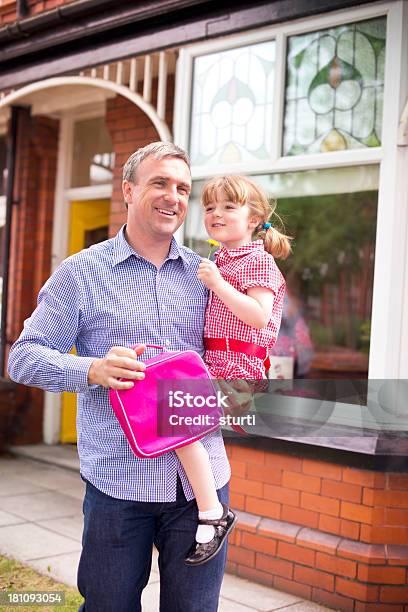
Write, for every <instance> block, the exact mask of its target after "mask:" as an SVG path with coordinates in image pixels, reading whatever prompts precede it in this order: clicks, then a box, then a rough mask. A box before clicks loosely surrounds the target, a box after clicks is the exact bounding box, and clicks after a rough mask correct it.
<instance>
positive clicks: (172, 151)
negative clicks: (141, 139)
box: [123, 141, 190, 183]
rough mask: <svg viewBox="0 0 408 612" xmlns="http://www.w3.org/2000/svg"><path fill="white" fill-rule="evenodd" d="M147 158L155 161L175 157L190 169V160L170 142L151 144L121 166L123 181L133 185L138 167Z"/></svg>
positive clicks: (133, 154)
mask: <svg viewBox="0 0 408 612" xmlns="http://www.w3.org/2000/svg"><path fill="white" fill-rule="evenodd" d="M147 157H154V158H155V159H157V160H160V159H163V158H164V157H177V158H179V159H182V160H183V161H184V162H185V163H186V164H187V166H188V167H189V168H190V160H189V158H188V155H187V153H186V152H185V151H184V149H182V148H181V147H178V146H177V145H175V144H173V143H172V142H161V141H158V142H151V143H150V144H148V145H146V146H145V147H142V148H141V149H138V150H137V151H135V152H134V153H132V155H131V156H130V157H129V159H128V160H127V162H126V164H125V165H124V166H123V180H124V181H130V182H132V183H133V182H134V181H135V177H136V171H137V169H138V167H139V166H140V164H141V163H142V161H143V160H145V159H146V158H147Z"/></svg>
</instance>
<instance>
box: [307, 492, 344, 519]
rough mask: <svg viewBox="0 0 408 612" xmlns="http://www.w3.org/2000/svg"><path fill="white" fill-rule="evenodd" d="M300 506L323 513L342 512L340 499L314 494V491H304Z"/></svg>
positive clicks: (332, 514)
mask: <svg viewBox="0 0 408 612" xmlns="http://www.w3.org/2000/svg"><path fill="white" fill-rule="evenodd" d="M300 506H301V507H302V508H306V510H315V511H316V512H320V513H321V514H329V515H330V516H336V517H337V516H338V515H339V512H340V502H339V500H338V499H332V498H330V497H323V495H313V494H312V493H302V494H301V497H300Z"/></svg>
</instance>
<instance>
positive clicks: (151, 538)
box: [78, 478, 229, 612]
mask: <svg viewBox="0 0 408 612" xmlns="http://www.w3.org/2000/svg"><path fill="white" fill-rule="evenodd" d="M228 490H229V488H228V484H226V485H225V486H224V487H222V488H221V489H219V490H218V496H219V499H220V501H223V502H225V503H228ZM197 520H198V514H197V504H196V502H195V500H194V499H193V500H192V501H189V502H188V501H187V500H186V498H185V496H184V493H183V489H182V486H181V482H180V480H179V478H177V499H176V501H175V502H159V503H157V502H155V503H149V502H135V501H126V500H120V499H115V498H113V497H109V496H108V495H105V494H104V493H102V492H101V491H99V490H98V489H96V488H95V487H94V486H93V485H91V484H90V483H89V482H87V483H86V494H85V499H84V533H83V538H82V554H81V559H80V562H79V567H78V589H79V591H80V593H81V595H82V596H83V597H84V599H85V603H84V604H83V605H82V606H81V607H80V612H141V604H140V598H141V594H142V591H143V589H144V587H145V586H146V585H147V582H148V580H149V575H150V569H151V561H152V547H153V544H154V545H155V546H156V548H157V550H158V551H159V571H160V612H217V609H218V600H219V594H220V589H221V582H222V578H223V575H224V567H225V560H226V555H227V546H226V545H224V547H223V549H222V550H221V552H220V553H219V554H218V555H217V556H216V557H214V559H212V560H211V561H209V562H208V563H205V564H204V565H199V566H197V567H188V566H187V565H185V564H184V557H185V556H186V553H187V552H188V550H189V548H190V547H191V545H192V544H193V542H194V536H195V532H196V528H197ZM149 612H156V611H153V610H152V611H149Z"/></svg>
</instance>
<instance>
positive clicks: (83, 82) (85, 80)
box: [0, 76, 173, 142]
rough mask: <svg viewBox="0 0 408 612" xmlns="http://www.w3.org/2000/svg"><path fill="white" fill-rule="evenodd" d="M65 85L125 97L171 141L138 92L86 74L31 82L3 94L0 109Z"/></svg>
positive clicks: (164, 124) (168, 132)
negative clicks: (94, 88) (106, 91)
mask: <svg viewBox="0 0 408 612" xmlns="http://www.w3.org/2000/svg"><path fill="white" fill-rule="evenodd" d="M66 85H73V86H76V85H80V86H88V87H96V88H99V89H104V90H108V91H112V92H114V93H117V94H119V95H121V96H123V97H124V98H127V99H128V100H130V102H132V103H133V104H135V106H137V107H139V108H140V109H141V110H142V111H143V112H144V113H145V114H146V115H147V116H148V117H149V119H150V120H151V122H152V123H153V125H154V127H155V128H156V130H157V133H158V135H159V137H160V140H164V141H171V142H172V141H173V136H172V133H171V131H170V129H169V127H168V125H167V123H166V122H165V121H164V120H163V119H162V118H160V116H159V114H158V112H157V110H156V108H155V107H154V106H153V104H151V103H150V102H147V101H146V100H144V98H143V97H142V96H141V95H140V94H138V93H137V92H134V91H131V90H130V89H129V88H128V87H126V86H125V85H120V84H118V83H114V82H112V81H109V80H105V79H100V78H97V77H86V76H66V77H53V78H50V79H44V80H42V81H37V82H35V83H31V84H29V85H25V86H24V87H22V88H21V89H18V90H16V91H13V92H11V93H9V94H7V95H5V96H4V97H3V98H2V99H1V100H0V110H1V109H2V108H5V107H8V106H10V105H11V104H13V103H15V102H18V101H20V100H21V99H23V98H25V97H26V96H28V95H30V94H33V93H36V92H39V91H42V90H44V89H49V88H51V87H62V86H66Z"/></svg>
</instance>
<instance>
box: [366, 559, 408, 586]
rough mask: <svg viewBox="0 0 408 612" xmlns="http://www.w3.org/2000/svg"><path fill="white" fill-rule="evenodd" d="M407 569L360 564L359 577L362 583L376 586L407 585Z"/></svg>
mask: <svg viewBox="0 0 408 612" xmlns="http://www.w3.org/2000/svg"><path fill="white" fill-rule="evenodd" d="M405 575H406V569H405V567H383V566H379V565H378V566H373V565H364V564H363V563H359V564H358V572H357V577H358V579H359V580H360V581H361V582H373V583H375V584H405V578H406V576H405Z"/></svg>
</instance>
